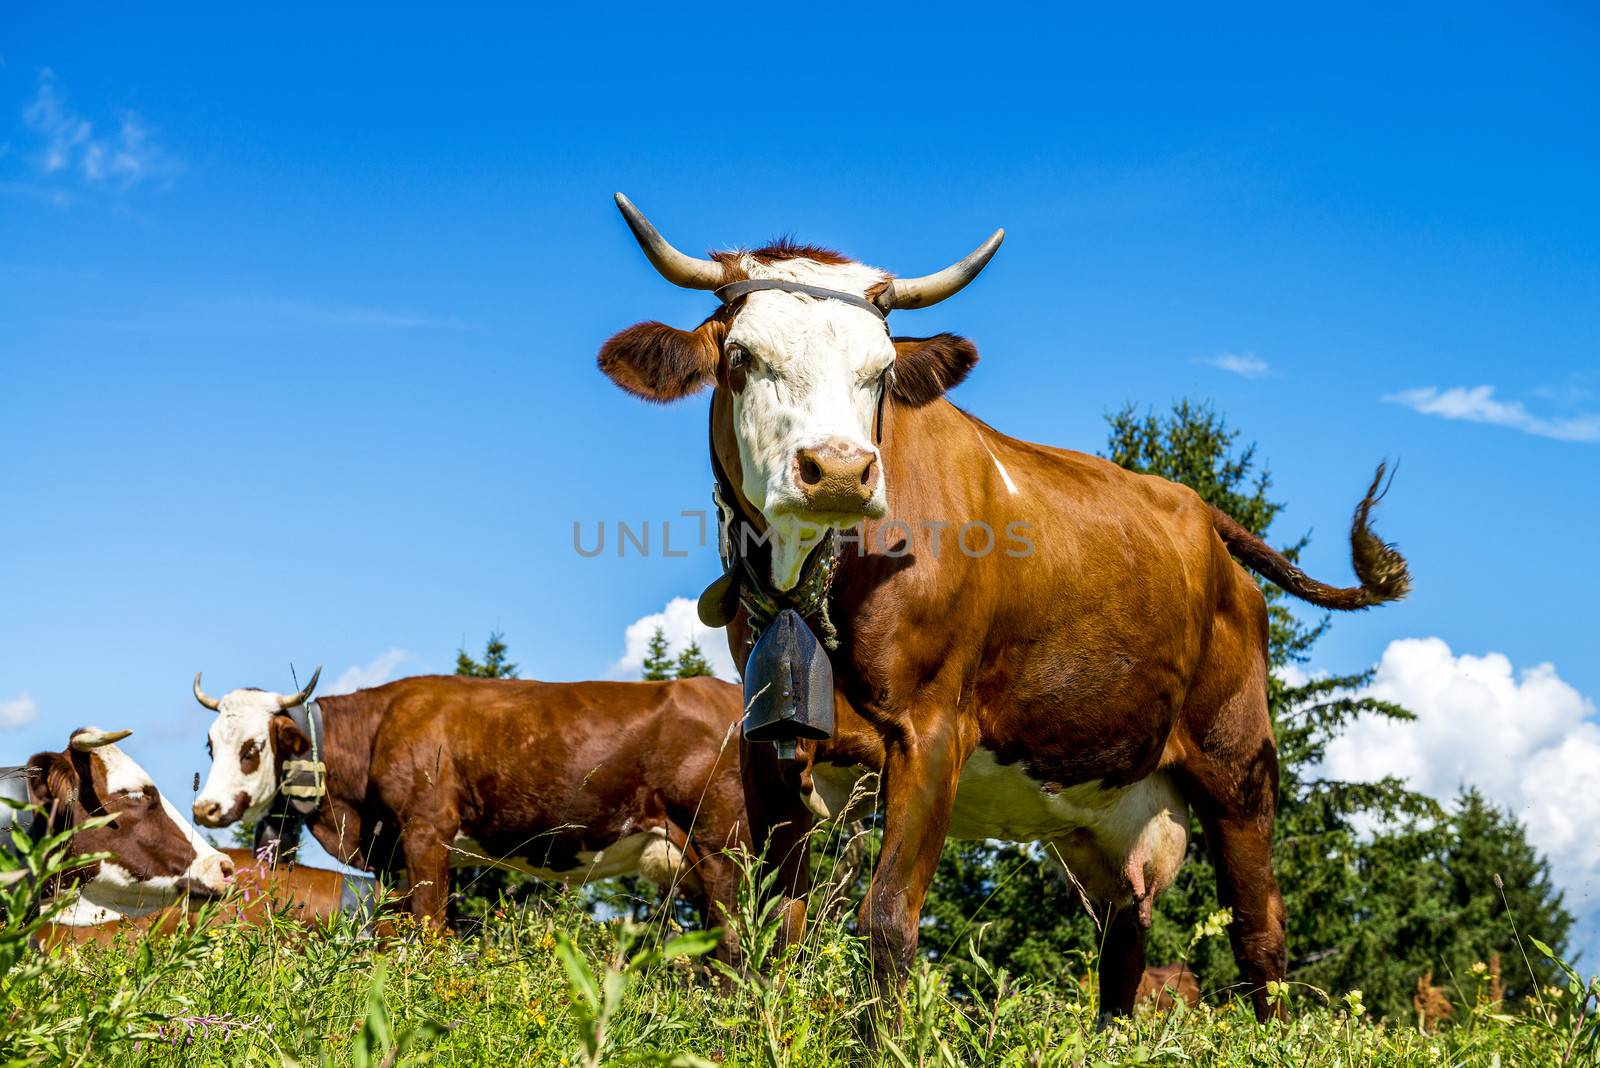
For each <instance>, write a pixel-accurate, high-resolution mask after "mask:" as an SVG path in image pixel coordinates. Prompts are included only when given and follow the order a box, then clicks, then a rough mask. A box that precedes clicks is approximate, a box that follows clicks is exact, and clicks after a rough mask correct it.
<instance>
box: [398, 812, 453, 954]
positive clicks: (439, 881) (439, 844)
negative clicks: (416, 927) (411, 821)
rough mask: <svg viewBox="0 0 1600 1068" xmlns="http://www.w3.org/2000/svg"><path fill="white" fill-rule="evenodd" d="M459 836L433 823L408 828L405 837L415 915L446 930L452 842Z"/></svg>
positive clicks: (404, 842)
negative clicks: (443, 831) (442, 831)
mask: <svg viewBox="0 0 1600 1068" xmlns="http://www.w3.org/2000/svg"><path fill="white" fill-rule="evenodd" d="M454 837H455V835H454V834H451V835H448V836H447V835H444V834H441V833H440V832H439V831H438V830H437V829H436V828H433V827H430V826H425V825H424V826H411V827H407V828H406V831H405V834H404V835H403V836H402V839H401V849H403V850H404V851H405V856H406V879H407V882H408V883H409V886H410V894H411V900H410V909H411V915H413V916H415V917H416V918H417V919H419V920H423V921H426V922H430V923H433V924H434V925H435V926H436V927H438V928H439V929H440V930H443V929H444V926H445V918H446V905H447V903H448V901H449V897H450V842H451V841H452V840H453V839H454Z"/></svg>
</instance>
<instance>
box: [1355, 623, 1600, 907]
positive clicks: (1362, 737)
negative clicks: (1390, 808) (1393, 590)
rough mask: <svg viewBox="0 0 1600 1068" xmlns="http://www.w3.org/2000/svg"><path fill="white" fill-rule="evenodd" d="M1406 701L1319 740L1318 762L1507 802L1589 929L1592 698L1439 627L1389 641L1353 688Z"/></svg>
mask: <svg viewBox="0 0 1600 1068" xmlns="http://www.w3.org/2000/svg"><path fill="white" fill-rule="evenodd" d="M1362 692H1363V693H1364V694H1367V695H1370V696H1373V697H1378V698H1381V699H1383V700H1386V701H1394V702H1396V703H1397V704H1400V705H1402V706H1404V707H1405V708H1408V709H1410V710H1411V711H1412V712H1414V713H1416V716H1417V718H1416V719H1415V720H1414V721H1411V722H1405V723H1401V722H1393V721H1389V720H1376V719H1367V720H1360V721H1357V722H1356V723H1354V724H1352V725H1351V726H1350V728H1349V730H1348V731H1347V732H1346V733H1345V734H1344V736H1343V737H1341V738H1339V739H1337V740H1336V741H1335V742H1334V743H1333V744H1332V745H1330V746H1329V747H1328V755H1327V761H1326V764H1325V767H1324V771H1325V772H1326V773H1327V774H1328V775H1329V776H1331V777H1332V778H1336V779H1345V780H1349V781H1362V782H1365V781H1372V780H1375V779H1378V778H1381V777H1383V776H1385V775H1396V776H1399V777H1401V778H1403V779H1405V780H1406V781H1407V783H1408V784H1409V785H1410V786H1411V787H1412V788H1413V789H1415V790H1419V791H1421V792H1423V793H1426V794H1428V795H1430V796H1432V797H1434V798H1437V799H1439V800H1441V801H1447V800H1449V799H1450V798H1452V797H1454V796H1455V794H1456V793H1457V791H1458V789H1459V788H1460V787H1461V786H1463V785H1472V786H1476V787H1478V788H1479V789H1480V790H1482V791H1483V793H1484V794H1485V795H1487V796H1488V797H1489V798H1491V799H1493V800H1494V801H1496V802H1498V803H1500V804H1501V805H1504V806H1506V807H1508V808H1509V809H1510V810H1511V811H1512V812H1513V813H1514V814H1515V815H1516V816H1517V817H1518V818H1519V819H1521V820H1522V821H1523V822H1524V823H1525V824H1526V825H1527V828H1528V838H1529V840H1530V841H1532V843H1533V844H1534V846H1536V847H1537V848H1538V849H1539V851H1540V852H1542V853H1544V854H1545V856H1547V857H1548V858H1549V860H1550V867H1551V870H1552V873H1553V874H1554V876H1555V879H1556V882H1557V884H1558V885H1559V886H1561V887H1562V888H1563V889H1564V890H1566V892H1567V906H1568V907H1569V908H1570V909H1572V911H1573V912H1574V913H1588V914H1589V922H1590V923H1591V924H1595V925H1596V926H1595V929H1596V931H1597V932H1600V923H1597V922H1596V918H1597V917H1600V834H1596V833H1595V828H1594V817H1595V814H1596V812H1597V811H1600V808H1597V801H1596V799H1597V798H1600V721H1597V720H1596V717H1595V705H1594V702H1593V701H1592V700H1590V699H1589V698H1587V697H1585V696H1584V695H1583V694H1581V693H1579V692H1578V691H1577V690H1576V689H1574V688H1573V687H1572V686H1571V685H1570V684H1569V683H1567V682H1565V681H1563V680H1562V679H1561V677H1560V676H1559V675H1557V674H1556V669H1555V667H1554V666H1553V665H1551V664H1538V665H1536V666H1534V667H1530V668H1525V669H1523V670H1522V671H1521V672H1514V671H1513V669H1512V665H1511V661H1510V660H1509V659H1507V658H1506V657H1505V656H1503V655H1502V654H1500V653H1489V654H1487V655H1485V656H1472V655H1470V654H1466V653H1463V654H1461V655H1460V656H1457V655H1455V654H1454V653H1452V652H1451V650H1450V647H1449V645H1447V644H1446V643H1445V642H1444V641H1443V640H1441V639H1439V638H1405V639H1401V640H1398V641H1393V642H1390V643H1389V647H1388V648H1387V649H1385V650H1384V653H1383V659H1382V660H1381V661H1380V662H1379V664H1378V670H1377V674H1376V676H1375V677H1374V678H1373V680H1372V684H1371V685H1370V686H1369V687H1367V689H1366V690H1364V691H1362Z"/></svg>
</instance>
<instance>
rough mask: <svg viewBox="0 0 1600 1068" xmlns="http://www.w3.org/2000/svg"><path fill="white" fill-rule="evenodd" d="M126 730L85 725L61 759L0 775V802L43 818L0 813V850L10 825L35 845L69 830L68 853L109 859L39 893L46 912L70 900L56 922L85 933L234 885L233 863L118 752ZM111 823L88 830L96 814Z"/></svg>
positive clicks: (39, 760) (40, 756)
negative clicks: (87, 928) (89, 928)
mask: <svg viewBox="0 0 1600 1068" xmlns="http://www.w3.org/2000/svg"><path fill="white" fill-rule="evenodd" d="M130 733H132V732H130V731H104V730H101V729H99V728H98V727H84V728H81V729H79V730H76V731H74V732H73V733H72V737H71V740H70V742H69V743H68V745H67V748H66V749H64V750H62V751H61V752H59V753H37V754H35V755H34V756H33V757H32V758H30V759H29V761H28V762H27V764H25V765H23V766H22V767H18V768H5V769H0V797H5V798H7V799H9V800H11V801H13V802H16V803H19V804H24V805H34V806H38V808H39V810H40V811H39V812H34V811H30V810H28V809H16V808H12V807H11V806H8V805H7V806H0V849H9V848H11V827H10V826H7V825H8V824H10V825H16V826H20V827H21V829H22V831H23V833H24V834H25V835H27V836H28V837H29V838H31V839H32V840H34V841H36V842H37V841H39V840H41V839H43V838H45V837H47V836H49V835H53V834H59V833H61V832H62V831H65V830H67V829H69V828H78V833H76V834H75V835H73V836H72V838H71V839H69V840H68V845H67V850H68V855H69V856H86V855H89V854H94V853H109V854H110V856H109V857H106V858H104V859H100V860H90V861H87V862H85V863H83V864H81V865H79V866H76V867H73V868H72V869H70V870H69V871H68V872H66V873H65V874H64V875H61V876H57V877H56V878H55V879H54V880H53V881H52V885H49V886H46V887H44V888H42V895H41V896H42V898H43V900H44V901H45V903H46V906H47V907H48V906H49V905H50V904H51V903H59V898H60V897H61V895H63V894H68V893H71V894H72V895H73V896H72V899H71V901H70V902H67V903H66V907H65V908H64V909H63V910H62V911H61V912H59V913H58V914H57V915H56V916H55V917H54V921H55V922H56V923H58V924H66V925H72V926H84V925H89V924H99V923H105V922H107V921H110V920H118V919H123V918H126V917H131V916H142V915H145V914H147V913H153V912H155V911H157V910H159V909H162V908H165V907H166V906H169V905H172V904H173V903H174V902H177V901H178V900H179V899H181V898H183V897H185V896H196V897H204V898H211V897H216V896H218V895H220V894H222V893H224V892H225V891H227V889H228V888H229V886H230V885H231V884H232V879H233V871H234V861H233V860H231V859H230V858H229V857H228V856H226V855H225V854H223V853H221V852H219V851H218V850H216V849H215V848H213V847H212V846H211V844H210V843H209V842H207V841H206V840H205V839H204V838H201V837H200V835H199V833H198V832H197V831H196V830H195V829H194V827H193V826H192V825H191V824H190V823H189V821H188V820H186V819H184V818H183V816H182V815H181V814H180V813H179V812H178V810H177V809H176V808H174V807H173V805H172V803H171V802H170V801H168V800H167V799H166V798H165V797H164V796H162V794H161V791H160V790H158V789H156V784H155V783H154V782H152V781H151V779H150V776H149V774H147V773H146V772H145V770H144V769H143V768H141V767H140V766H139V765H138V763H136V762H135V761H134V760H133V758H131V757H129V756H128V755H127V754H126V753H124V752H123V751H122V750H121V749H119V748H118V747H117V744H116V743H117V742H119V741H121V740H122V739H124V738H126V737H127V736H128V735H129V734H130ZM99 816H109V817H110V818H111V819H110V822H109V823H104V824H100V825H97V826H85V824H86V823H88V822H90V821H91V820H93V819H94V818H95V817H99Z"/></svg>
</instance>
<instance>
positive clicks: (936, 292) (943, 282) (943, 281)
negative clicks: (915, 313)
mask: <svg viewBox="0 0 1600 1068" xmlns="http://www.w3.org/2000/svg"><path fill="white" fill-rule="evenodd" d="M1005 239H1006V232H1005V231H1004V230H996V231H995V232H994V233H992V234H990V235H989V240H987V241H985V242H984V243H983V244H981V245H979V246H978V247H977V248H975V249H973V250H972V252H971V253H970V254H969V255H968V256H967V258H966V259H964V260H962V261H961V262H959V263H953V264H951V265H950V266H948V267H946V268H945V269H944V270H942V271H935V272H934V273H933V274H925V275H923V276H922V277H921V278H896V279H895V280H894V284H893V285H891V286H890V287H889V291H888V293H887V294H885V295H886V296H887V297H888V298H889V301H888V303H889V307H890V308H930V307H932V306H933V305H935V304H937V303H939V302H940V301H941V300H944V299H945V298H946V297H953V296H955V295H956V294H957V293H959V292H961V290H962V289H963V288H965V287H966V284H967V283H968V282H970V281H972V280H973V279H974V278H976V277H978V272H979V271H981V270H983V269H984V268H985V267H987V266H988V265H989V261H990V260H991V259H992V258H993V257H994V254H995V252H996V250H998V249H999V248H1000V242H1002V241H1004V240H1005Z"/></svg>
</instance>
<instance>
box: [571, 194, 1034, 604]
mask: <svg viewBox="0 0 1600 1068" xmlns="http://www.w3.org/2000/svg"><path fill="white" fill-rule="evenodd" d="M617 206H618V207H619V208H621V209H622V214H623V217H624V218H625V219H627V221H628V225H629V227H631V228H632V230H633V233H634V236H635V237H636V238H637V239H638V241H639V244H640V246H641V247H642V248H643V249H644V252H645V255H646V256H648V257H649V259H650V262H651V263H653V264H654V265H655V267H656V269H657V270H658V271H660V272H661V274H662V275H663V276H664V277H665V278H666V279H667V280H668V281H669V282H672V283H674V284H676V285H680V286H683V287H685V288H689V289H707V290H715V289H719V288H721V287H723V286H725V285H729V284H730V283H736V282H743V281H751V280H758V281H779V282H783V283H788V284H798V285H802V286H812V287H816V288H819V289H825V290H830V291H832V292H835V293H842V294H846V295H847V296H848V297H853V298H856V299H855V300H854V301H850V300H839V299H831V298H827V297H820V296H817V295H813V294H806V293H804V292H797V291H795V290H793V289H782V288H775V289H759V290H756V291H753V292H745V293H742V294H739V295H737V296H733V297H732V298H731V299H730V301H729V302H728V303H725V304H724V305H723V306H722V307H721V308H720V309H719V310H718V311H717V312H716V314H714V315H713V316H712V317H711V318H709V319H707V320H706V321H705V322H703V323H701V324H700V326H699V327H698V328H696V329H694V330H678V329H675V328H673V327H670V326H667V325H665V324H663V323H655V322H650V323H640V324H638V325H636V326H632V327H629V328H628V329H627V330H624V331H622V332H621V333H620V334H617V335H616V336H615V337H613V338H611V339H610V340H609V341H607V342H606V343H605V346H604V347H603V348H602V349H601V350H600V368H601V370H602V371H604V372H605V373H606V374H607V375H608V376H609V377H610V378H611V380H612V381H613V382H615V383H616V384H617V385H619V386H621V387H622V388H623V389H625V390H627V391H628V392H630V393H633V394H636V395H637V396H640V397H644V398H645V399H647V400H654V401H671V400H676V399H678V398H680V397H685V396H688V395H689V394H691V393H695V392H697V391H698V390H700V389H701V388H703V387H705V386H707V385H710V384H712V383H716V384H717V385H718V386H719V387H720V388H722V389H725V390H726V391H727V393H728V395H729V398H730V400H731V406H730V413H731V423H732V427H731V429H732V439H733V443H734V445H735V446H736V451H737V456H736V457H729V458H728V459H729V460H730V461H734V460H736V463H733V462H729V463H725V465H724V466H725V468H726V469H727V470H729V471H730V472H731V471H733V470H735V469H737V471H738V472H739V476H738V485H737V489H738V490H739V492H740V493H741V494H742V495H743V496H744V498H745V500H746V501H748V502H749V504H750V505H751V506H752V507H753V508H754V509H755V510H756V511H758V512H759V513H760V514H761V516H762V517H763V518H764V519H765V521H766V523H767V525H768V527H769V528H770V529H771V531H772V541H773V545H774V549H773V553H772V581H773V583H774V584H775V585H776V586H777V587H778V588H779V589H784V590H786V589H789V588H790V587H792V586H793V585H794V584H795V582H796V581H797V580H798V578H799V574H800V569H801V566H802V564H803V563H804V558H805V552H806V550H807V549H808V548H809V547H810V546H811V545H813V544H815V538H816V537H817V535H818V533H819V532H820V531H821V530H826V529H830V528H832V529H843V528H847V527H851V526H854V525H855V524H856V523H858V522H860V521H861V520H862V519H864V518H868V517H881V516H883V515H884V514H885V513H886V511H887V509H888V494H889V493H890V492H892V490H891V488H890V487H889V486H888V485H887V484H886V480H885V477H884V470H883V457H882V455H881V454H880V451H879V443H878V441H877V440H876V439H877V435H876V433H875V424H876V422H877V418H878V415H879V413H880V411H881V410H882V408H883V407H884V406H885V405H886V404H887V402H888V401H891V400H892V401H893V402H894V403H896V404H901V405H911V406H918V405H923V404H927V403H929V402H930V401H933V400H935V399H937V398H938V397H940V396H942V395H943V394H944V391H945V390H946V389H948V388H950V387H951V386H953V385H955V384H956V383H958V382H960V381H961V380H962V379H963V378H964V377H966V374H967V372H968V371H969V370H971V368H972V365H973V364H974V363H976V362H977V359H978V353H977V349H976V348H974V346H973V345H972V343H971V342H969V341H967V340H966V339H965V338H961V337H956V336H955V335H953V334H940V335H938V336H936V337H930V338H897V337H891V336H890V335H889V332H888V330H887V329H886V328H885V325H884V324H885V319H884V316H885V315H886V314H887V313H888V312H889V311H890V310H892V309H894V308H925V307H928V306H929V305H932V304H937V303H938V302H939V301H941V300H943V299H945V298H946V297H948V296H951V295H953V294H954V293H956V292H957V291H959V290H960V289H961V288H962V287H963V286H965V285H966V284H967V283H968V282H970V281H972V279H973V278H975V277H977V275H978V272H979V271H981V270H983V268H984V265H985V264H987V263H988V262H989V258H990V257H991V256H993V255H994V253H995V250H996V249H997V248H999V247H1000V242H1001V240H1002V239H1003V238H1004V236H1005V232H1004V231H1003V230H996V231H995V233H994V235H993V236H991V237H990V238H989V240H988V241H986V242H984V243H983V244H982V245H981V246H979V248H978V249H977V250H976V251H974V252H973V253H972V254H971V255H969V256H968V257H967V258H966V259H964V260H962V261H961V262H959V263H957V264H955V265H954V266H951V267H948V268H946V269H945V270H943V271H940V272H938V273H937V274H932V275H928V276H926V277H923V278H894V277H893V276H891V275H890V274H888V273H887V272H885V271H881V270H879V269H878V268H876V267H868V266H867V265H865V264H862V263H857V262H855V261H853V260H849V259H846V258H844V257H843V256H840V255H838V254H837V253H833V252H829V251H826V250H824V249H817V248H810V247H805V246H797V245H791V244H787V243H782V244H777V245H773V246H771V247H768V248H764V249H758V250H756V251H754V252H723V253H717V254H716V255H715V257H714V258H713V259H706V260H702V259H696V258H694V257H692V256H686V255H684V254H683V253H681V252H679V251H678V250H677V249H675V248H673V247H672V246H671V245H670V244H668V243H667V241H666V240H665V239H664V238H663V237H662V236H661V235H660V234H659V233H657V232H656V229H655V227H653V226H651V225H650V223H649V221H648V220H646V219H645V217H644V216H643V215H641V214H640V213H639V211H638V209H636V208H635V207H634V206H633V205H632V203H630V202H629V201H628V199H627V198H626V197H624V196H623V195H622V194H620V193H619V194H617ZM863 305H866V306H863Z"/></svg>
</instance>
